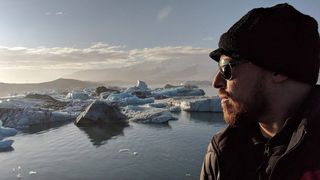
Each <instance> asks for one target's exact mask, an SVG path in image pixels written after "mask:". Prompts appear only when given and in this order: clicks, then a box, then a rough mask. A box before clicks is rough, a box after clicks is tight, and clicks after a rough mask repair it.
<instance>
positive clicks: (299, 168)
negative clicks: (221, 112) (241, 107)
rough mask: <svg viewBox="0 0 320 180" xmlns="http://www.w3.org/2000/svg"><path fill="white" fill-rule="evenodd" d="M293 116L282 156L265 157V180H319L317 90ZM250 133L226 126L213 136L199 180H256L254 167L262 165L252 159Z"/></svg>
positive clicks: (319, 105)
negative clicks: (295, 115)
mask: <svg viewBox="0 0 320 180" xmlns="http://www.w3.org/2000/svg"><path fill="white" fill-rule="evenodd" d="M297 114H298V118H296V119H297V120H296V122H297V123H296V125H295V126H293V127H292V130H291V131H287V132H290V133H289V136H288V137H289V138H288V143H287V144H286V145H285V150H284V152H282V153H281V154H280V155H279V158H274V157H273V156H272V155H271V156H266V163H267V165H268V163H269V165H270V164H271V165H270V167H271V168H270V169H269V170H270V174H268V176H267V177H268V178H267V179H269V180H280V179H281V180H286V179H290V180H295V179H303V180H315V179H319V180H320V87H318V86H316V87H315V88H314V89H313V90H312V91H311V93H310V95H309V96H308V98H307V99H306V100H305V102H304V103H303V105H302V108H301V109H300V110H299V111H298V113H297ZM281 131H282V130H281ZM250 132H251V131H248V128H247V127H246V126H236V127H231V126H228V127H227V128H226V129H225V130H224V131H222V132H220V133H218V134H216V135H214V136H213V138H212V140H211V142H210V143H209V146H208V150H207V153H206V155H205V158H204V163H203V166H202V170H201V174H200V179H201V180H205V179H214V180H251V179H252V180H253V179H259V170H258V169H259V168H258V167H259V166H261V164H262V163H263V162H261V161H260V160H259V161H258V160H257V157H256V156H255V154H256V152H255V151H256V147H255V143H254V142H253V141H252V133H250ZM283 134H285V133H283ZM287 134H288V133H287ZM281 136H284V135H281ZM265 149H267V146H266V145H265ZM268 149H269V147H268ZM274 159H275V160H274ZM267 165H264V166H262V167H263V168H266V167H267ZM262 179H265V177H264V178H262Z"/></svg>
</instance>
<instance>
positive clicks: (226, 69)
mask: <svg viewBox="0 0 320 180" xmlns="http://www.w3.org/2000/svg"><path fill="white" fill-rule="evenodd" d="M220 73H221V75H222V76H223V78H225V79H227V80H228V79H231V75H232V74H231V66H230V64H226V65H224V66H221V67H220Z"/></svg>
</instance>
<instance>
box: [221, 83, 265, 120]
mask: <svg viewBox="0 0 320 180" xmlns="http://www.w3.org/2000/svg"><path fill="white" fill-rule="evenodd" d="M259 79H260V80H259V81H257V82H256V86H255V87H254V88H253V91H252V95H251V96H249V97H247V99H244V100H241V99H238V98H237V97H235V96H233V94H230V93H228V92H226V91H224V90H219V94H223V95H226V96H227V97H228V98H229V100H228V101H227V103H226V104H225V107H222V108H223V116H224V119H225V121H226V123H228V124H229V125H231V126H237V125H240V124H244V123H245V124H248V123H252V122H257V121H258V117H259V116H261V115H262V114H263V113H264V112H265V111H266V109H267V108H268V107H269V106H268V103H267V100H266V96H265V93H264V78H259Z"/></svg>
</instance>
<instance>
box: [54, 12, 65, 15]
mask: <svg viewBox="0 0 320 180" xmlns="http://www.w3.org/2000/svg"><path fill="white" fill-rule="evenodd" d="M54 14H55V15H63V12H61V11H60V12H56V13H54Z"/></svg>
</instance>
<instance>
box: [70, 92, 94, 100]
mask: <svg viewBox="0 0 320 180" xmlns="http://www.w3.org/2000/svg"><path fill="white" fill-rule="evenodd" d="M66 98H67V99H80V100H87V99H89V98H90V97H89V95H88V94H87V93H86V92H84V91H77V90H73V91H72V92H69V93H68V94H67V96H66Z"/></svg>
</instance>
